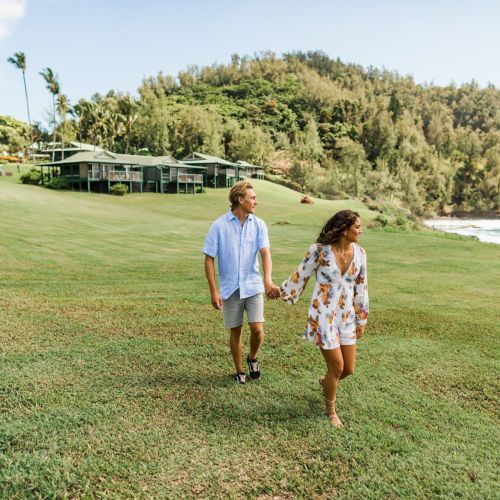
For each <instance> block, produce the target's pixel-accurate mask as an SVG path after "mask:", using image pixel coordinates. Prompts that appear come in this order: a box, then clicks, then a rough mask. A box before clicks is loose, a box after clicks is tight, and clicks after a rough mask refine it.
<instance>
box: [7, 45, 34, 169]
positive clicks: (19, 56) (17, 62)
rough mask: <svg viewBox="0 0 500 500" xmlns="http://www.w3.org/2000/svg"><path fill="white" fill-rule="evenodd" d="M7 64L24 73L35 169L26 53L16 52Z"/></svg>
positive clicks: (32, 159) (32, 158)
mask: <svg viewBox="0 0 500 500" xmlns="http://www.w3.org/2000/svg"><path fill="white" fill-rule="evenodd" d="M7 62H9V63H11V64H13V65H14V66H15V67H16V68H18V69H20V70H21V71H22V73H23V83H24V95H25V96H26V108H27V110H28V124H29V127H30V141H31V161H32V163H33V167H34V166H35V152H34V150H33V144H34V143H33V129H32V128H31V115H30V103H29V99H28V87H27V85H26V55H25V53H24V52H16V53H15V54H14V56H13V57H9V58H8V59H7Z"/></svg>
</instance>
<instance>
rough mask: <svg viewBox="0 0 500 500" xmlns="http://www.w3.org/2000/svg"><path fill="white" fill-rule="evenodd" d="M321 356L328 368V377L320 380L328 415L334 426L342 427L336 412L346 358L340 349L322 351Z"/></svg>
mask: <svg viewBox="0 0 500 500" xmlns="http://www.w3.org/2000/svg"><path fill="white" fill-rule="evenodd" d="M321 354H323V358H324V359H325V362H326V367H327V372H326V375H325V376H324V377H322V378H321V379H320V381H321V384H322V386H323V396H324V397H325V404H326V414H327V415H328V418H329V419H330V422H331V423H332V424H333V425H335V426H336V427H341V426H342V422H341V420H340V419H339V417H338V416H337V412H336V410H335V400H336V399H337V387H338V383H339V380H340V377H341V375H342V373H343V371H344V358H343V356H342V351H341V349H340V348H339V347H337V348H336V349H328V350H327V349H321Z"/></svg>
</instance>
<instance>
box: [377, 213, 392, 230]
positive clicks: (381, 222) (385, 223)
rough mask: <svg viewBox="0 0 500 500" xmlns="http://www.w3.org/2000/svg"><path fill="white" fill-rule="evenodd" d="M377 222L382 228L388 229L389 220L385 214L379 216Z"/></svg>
mask: <svg viewBox="0 0 500 500" xmlns="http://www.w3.org/2000/svg"><path fill="white" fill-rule="evenodd" d="M375 222H377V223H378V224H379V225H380V226H382V227H386V226H388V225H389V218H388V217H387V216H386V215H384V214H378V215H377V217H376V218H375Z"/></svg>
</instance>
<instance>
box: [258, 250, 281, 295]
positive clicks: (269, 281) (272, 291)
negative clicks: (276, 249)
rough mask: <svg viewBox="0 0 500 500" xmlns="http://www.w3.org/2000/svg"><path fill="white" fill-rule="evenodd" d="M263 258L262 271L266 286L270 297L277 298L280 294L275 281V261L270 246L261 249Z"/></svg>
mask: <svg viewBox="0 0 500 500" xmlns="http://www.w3.org/2000/svg"><path fill="white" fill-rule="evenodd" d="M259 252H260V257H261V259H262V271H263V272H264V287H265V289H266V297H267V298H268V299H276V298H277V297H278V296H279V288H278V287H277V286H276V285H275V284H274V283H273V278H272V274H273V261H272V259H271V250H269V247H265V248H261V249H260V250H259Z"/></svg>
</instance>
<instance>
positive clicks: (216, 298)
mask: <svg viewBox="0 0 500 500" xmlns="http://www.w3.org/2000/svg"><path fill="white" fill-rule="evenodd" d="M210 295H211V298H210V300H211V302H212V305H213V306H214V307H215V309H217V310H219V311H221V310H222V297H221V296H220V295H219V292H214V293H212V294H210Z"/></svg>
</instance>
